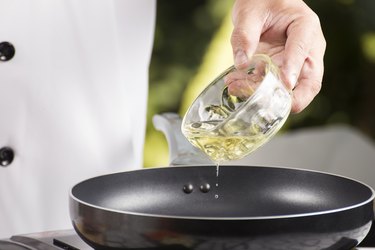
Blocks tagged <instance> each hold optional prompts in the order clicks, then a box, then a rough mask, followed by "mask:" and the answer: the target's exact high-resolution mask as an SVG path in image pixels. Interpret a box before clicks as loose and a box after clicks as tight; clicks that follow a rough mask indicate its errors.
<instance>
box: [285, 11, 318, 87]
mask: <svg viewBox="0 0 375 250" xmlns="http://www.w3.org/2000/svg"><path fill="white" fill-rule="evenodd" d="M307 12H308V13H306V14H305V15H302V16H300V17H299V18H297V19H296V20H294V21H293V22H292V23H291V24H290V25H289V27H288V29H287V40H286V43H285V52H284V57H283V63H282V65H283V66H282V70H281V71H282V75H283V78H284V81H285V83H286V84H287V87H289V88H290V89H293V88H294V87H295V86H296V84H297V81H298V79H299V76H300V72H301V70H302V67H303V66H304V64H305V60H306V59H307V57H308V56H309V55H311V53H315V56H316V57H317V58H319V57H320V58H323V55H324V51H325V40H324V37H323V35H322V31H321V28H320V22H319V18H318V16H317V15H316V14H315V13H313V12H312V11H311V10H307ZM313 50H314V51H313Z"/></svg>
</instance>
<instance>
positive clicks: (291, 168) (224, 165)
mask: <svg viewBox="0 0 375 250" xmlns="http://www.w3.org/2000/svg"><path fill="white" fill-rule="evenodd" d="M205 166H215V165H214V164H195V165H179V166H164V167H153V168H142V169H135V170H127V171H120V172H114V173H109V174H104V175H101V176H109V175H115V174H119V173H128V172H136V171H144V170H151V169H155V170H157V169H164V168H168V167H172V168H184V167H187V168H193V167H205ZM221 166H223V167H234V166H239V167H256V168H258V167H260V168H262V167H264V168H276V169H288V170H297V171H307V172H313V173H319V174H324V175H330V176H334V177H339V178H343V179H347V180H350V181H353V182H356V183H358V184H361V185H363V186H364V187H366V188H368V189H369V191H371V197H370V198H368V199H367V200H365V201H363V202H361V203H358V204H354V205H351V206H346V207H342V208H337V209H330V210H325V211H318V212H309V213H298V214H288V215H269V216H248V217H217V216H213V217H210V216H202V217H199V216H178V215H165V214H156V213H155V214H153V213H139V212H131V211H124V210H117V209H112V208H106V207H102V206H98V205H94V204H90V203H88V202H85V201H82V200H81V199H78V198H77V197H75V196H74V195H73V189H74V188H75V187H76V186H78V185H79V184H80V183H83V182H85V181H88V180H90V179H94V178H98V177H101V176H96V177H92V178H88V179H85V180H82V181H81V182H78V183H76V184H75V185H74V186H73V187H71V188H70V193H69V197H70V199H71V200H73V201H74V202H76V203H77V204H78V205H85V206H87V207H91V208H94V209H99V210H100V211H102V212H111V213H117V214H121V215H133V216H143V217H153V218H165V219H186V220H216V221H229V220H230V221H241V220H271V219H291V218H299V217H311V216H320V215H328V214H333V213H339V212H344V211H349V210H352V209H355V208H359V207H362V206H365V205H366V204H368V203H371V202H373V200H374V197H375V192H374V189H373V188H372V187H370V186H369V185H367V184H366V183H364V182H361V181H359V180H356V179H353V178H350V177H347V176H343V175H339V174H333V173H328V172H324V171H318V170H310V169H302V168H293V167H283V166H262V165H244V164H236V165H228V164H223V165H220V167H221ZM373 209H375V208H374V207H373ZM72 220H73V218H72Z"/></svg>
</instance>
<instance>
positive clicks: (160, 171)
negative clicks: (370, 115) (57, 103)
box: [70, 166, 374, 250]
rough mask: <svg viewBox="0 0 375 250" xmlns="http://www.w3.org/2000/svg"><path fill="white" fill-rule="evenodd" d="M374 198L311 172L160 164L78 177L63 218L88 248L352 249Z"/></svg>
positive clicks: (363, 188)
mask: <svg viewBox="0 0 375 250" xmlns="http://www.w3.org/2000/svg"><path fill="white" fill-rule="evenodd" d="M217 182H218V186H216V183H217ZM215 195H218V198H215ZM373 199H374V192H373V190H372V189H371V188H370V187H368V186H367V185H365V184H362V183H360V182H357V181H355V180H352V179H348V178H345V177H340V176H336V175H331V174H326V173H320V172H313V171H306V170H298V169H288V168H276V167H250V166H221V167H220V174H219V177H218V178H217V176H216V167H215V166H186V167H166V168H157V169H156V168H154V169H143V170H137V171H129V172H123V173H116V174H111V175H105V176H99V177H96V178H92V179H88V180H85V181H83V182H81V183H79V184H77V185H76V186H74V187H73V188H72V190H71V195H70V215H71V219H72V222H73V226H74V228H75V230H76V231H77V233H78V234H79V235H80V237H81V238H82V239H84V240H85V241H86V242H87V243H88V244H90V245H91V246H93V247H94V248H95V249H112V248H113V249H199V250H206V249H207V250H215V249H220V250H221V249H223V250H224V249H225V250H227V249H238V250H245V249H261V250H265V249H287V250H292V249H299V250H300V249H314V250H315V249H326V250H328V249H351V248H352V247H355V246H356V245H357V244H359V242H361V241H362V240H363V239H364V237H365V236H366V235H367V233H368V231H369V230H370V227H371V223H372V220H373V218H374V214H373Z"/></svg>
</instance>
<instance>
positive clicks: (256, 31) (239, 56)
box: [231, 0, 266, 69]
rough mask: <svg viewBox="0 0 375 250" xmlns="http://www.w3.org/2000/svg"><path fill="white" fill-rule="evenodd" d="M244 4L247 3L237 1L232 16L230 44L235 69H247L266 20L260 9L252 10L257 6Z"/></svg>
mask: <svg viewBox="0 0 375 250" xmlns="http://www.w3.org/2000/svg"><path fill="white" fill-rule="evenodd" d="M246 2H248V1H243V0H237V1H236V2H235V4H234V7H233V14H232V16H233V25H234V28H233V32H232V36H231V43H232V49H233V57H234V65H235V67H236V68H237V69H245V68H247V66H248V62H249V58H250V57H251V56H252V55H253V54H254V52H255V50H256V48H257V46H258V43H259V39H260V36H261V33H262V29H263V26H264V23H265V20H266V13H264V11H263V10H262V8H259V7H258V8H254V7H255V6H257V5H254V6H253V5H249V4H248V3H246ZM258 5H259V4H258ZM250 6H252V8H250Z"/></svg>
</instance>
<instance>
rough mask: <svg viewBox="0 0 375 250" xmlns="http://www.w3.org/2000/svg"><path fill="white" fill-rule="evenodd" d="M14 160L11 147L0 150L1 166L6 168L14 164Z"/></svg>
mask: <svg viewBox="0 0 375 250" xmlns="http://www.w3.org/2000/svg"><path fill="white" fill-rule="evenodd" d="M13 159H14V152H13V149H11V148H9V147H3V148H0V166H2V167H6V166H8V165H9V164H11V163H12V161H13Z"/></svg>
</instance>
